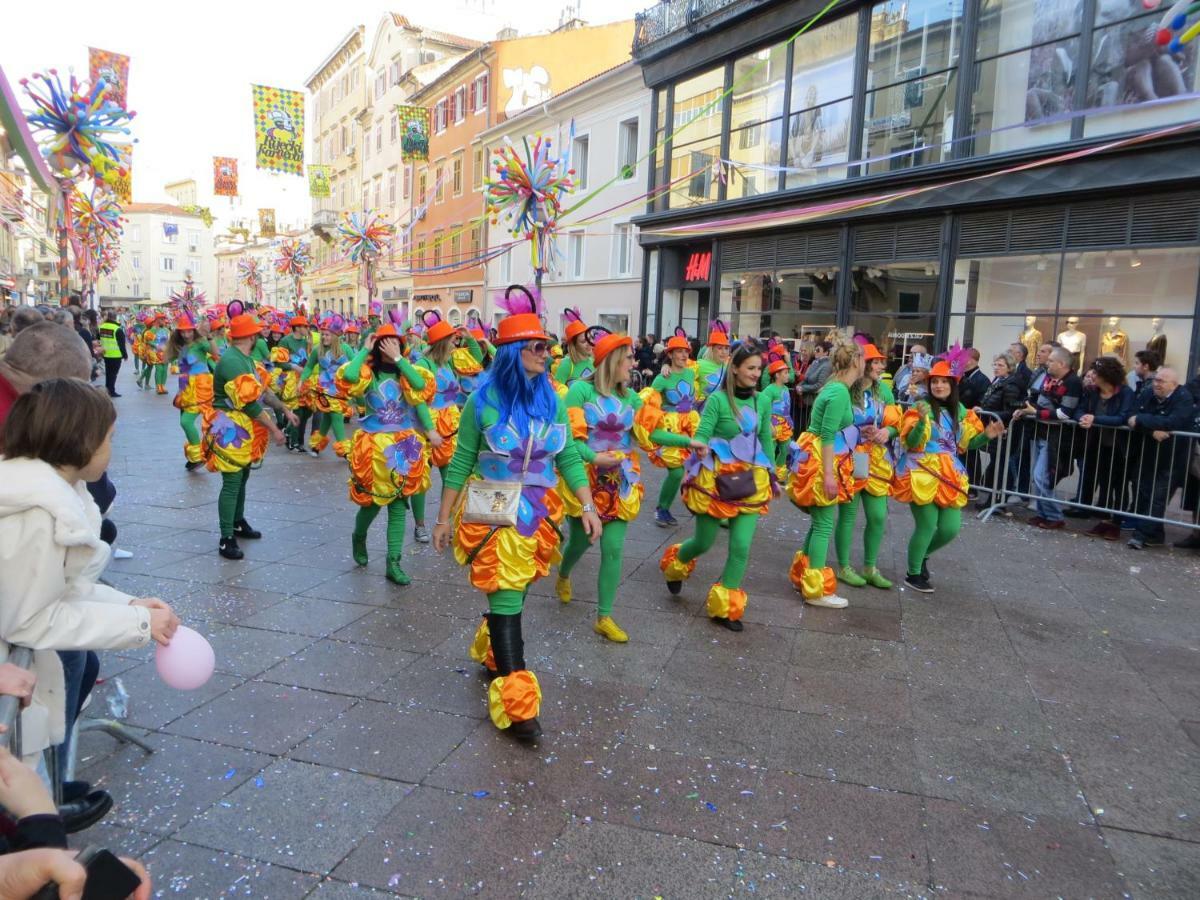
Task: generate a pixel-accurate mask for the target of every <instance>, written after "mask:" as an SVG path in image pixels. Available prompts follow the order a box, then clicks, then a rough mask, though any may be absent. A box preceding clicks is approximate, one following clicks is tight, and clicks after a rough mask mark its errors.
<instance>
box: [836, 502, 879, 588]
mask: <svg viewBox="0 0 1200 900" xmlns="http://www.w3.org/2000/svg"><path fill="white" fill-rule="evenodd" d="M858 496H860V497H862V507H863V509H864V510H866V513H867V527H866V528H865V529H864V530H863V563H864V564H865V565H866V567H867V568H868V569H870V568H874V567H875V564H876V563H877V562H878V561H879V545H880V544H882V543H883V529H884V527H885V526H886V525H887V497H876V496H875V495H874V494H868V493H867V492H866V491H859V492H858ZM857 517H858V501H857V500H851V501H850V502H849V503H842V504H839V505H838V514H837V530H836V531H834V533H833V545H834V546H835V547H836V548H837V560H838V565H839V566H841V567H842V568H845V567H846V566H848V565H850V548H851V545H853V543H854V521H855V519H856V518H857Z"/></svg>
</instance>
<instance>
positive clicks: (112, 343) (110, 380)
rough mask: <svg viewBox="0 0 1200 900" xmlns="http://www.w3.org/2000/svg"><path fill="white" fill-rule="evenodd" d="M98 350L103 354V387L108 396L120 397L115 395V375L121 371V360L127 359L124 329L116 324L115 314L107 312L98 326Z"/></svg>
mask: <svg viewBox="0 0 1200 900" xmlns="http://www.w3.org/2000/svg"><path fill="white" fill-rule="evenodd" d="M100 349H101V351H103V353H104V386H105V387H106V388H107V389H108V396H110V397H120V396H121V395H120V394H118V393H117V373H118V372H120V371H121V360H123V359H128V358H129V354H128V353H127V352H126V350H125V329H124V328H122V327H121V326H120V324H118V322H117V314H116V312H114V311H113V310H111V309H110V310H109V311H108V312H106V313H105V314H104V322H103V323H102V324H101V325H100Z"/></svg>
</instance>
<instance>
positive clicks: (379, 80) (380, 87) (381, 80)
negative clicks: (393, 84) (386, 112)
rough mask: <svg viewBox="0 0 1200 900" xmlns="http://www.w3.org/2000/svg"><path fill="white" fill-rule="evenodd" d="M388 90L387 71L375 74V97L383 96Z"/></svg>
mask: <svg viewBox="0 0 1200 900" xmlns="http://www.w3.org/2000/svg"><path fill="white" fill-rule="evenodd" d="M386 90H387V72H380V73H379V74H378V75H376V76H375V99H376V100H378V99H379V98H380V97H382V96H383V92H384V91H386Z"/></svg>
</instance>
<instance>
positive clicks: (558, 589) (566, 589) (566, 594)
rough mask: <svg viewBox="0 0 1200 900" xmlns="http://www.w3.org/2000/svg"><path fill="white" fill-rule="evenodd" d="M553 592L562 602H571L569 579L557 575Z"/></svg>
mask: <svg viewBox="0 0 1200 900" xmlns="http://www.w3.org/2000/svg"><path fill="white" fill-rule="evenodd" d="M554 593H556V594H558V599H559V600H561V601H562V602H563V603H570V602H571V579H570V578H563V577H562V576H561V575H559V576H558V581H556V582H554Z"/></svg>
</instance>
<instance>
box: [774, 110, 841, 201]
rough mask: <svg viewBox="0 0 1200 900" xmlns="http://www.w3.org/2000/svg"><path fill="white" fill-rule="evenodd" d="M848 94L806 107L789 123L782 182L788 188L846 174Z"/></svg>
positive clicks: (838, 178) (839, 177) (830, 179)
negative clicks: (845, 96)
mask: <svg viewBox="0 0 1200 900" xmlns="http://www.w3.org/2000/svg"><path fill="white" fill-rule="evenodd" d="M853 102H854V101H853V100H851V99H849V98H847V99H845V100H839V101H838V102H836V103H830V104H828V105H826V106H818V107H814V108H813V109H806V110H804V111H803V112H800V113H796V114H795V115H793V116H792V117H791V119H790V121H789V123H788V138H787V157H786V158H785V161H784V165H786V166H787V172H786V175H785V182H784V183H785V185H786V186H787V187H789V188H794V187H802V186H803V185H806V184H817V183H818V182H822V181H837V180H840V179H842V178H845V177H846V161H847V160H848V159H849V158H850V111H851V108H852V104H853Z"/></svg>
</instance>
